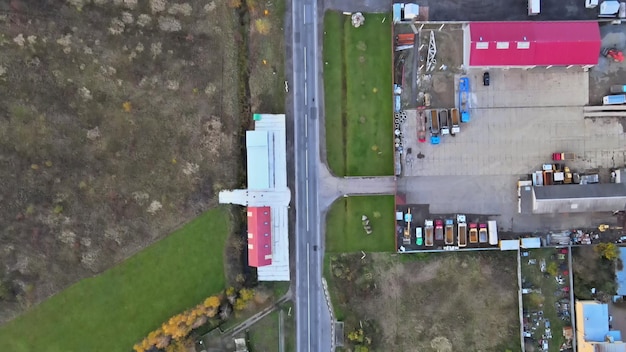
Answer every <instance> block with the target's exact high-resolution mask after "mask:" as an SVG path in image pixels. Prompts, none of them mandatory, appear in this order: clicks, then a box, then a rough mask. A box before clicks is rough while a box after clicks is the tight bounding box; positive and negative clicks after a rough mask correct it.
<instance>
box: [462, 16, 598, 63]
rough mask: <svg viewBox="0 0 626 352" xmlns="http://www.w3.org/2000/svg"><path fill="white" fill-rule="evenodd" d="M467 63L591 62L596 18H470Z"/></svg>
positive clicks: (595, 60)
mask: <svg viewBox="0 0 626 352" xmlns="http://www.w3.org/2000/svg"><path fill="white" fill-rule="evenodd" d="M469 31H470V45H471V48H470V56H469V60H470V62H469V64H470V66H534V65H537V66H549V65H556V66H568V65H595V64H597V63H598V58H599V56H600V45H601V38H600V27H599V26H598V23H597V22H471V23H470V24H469Z"/></svg>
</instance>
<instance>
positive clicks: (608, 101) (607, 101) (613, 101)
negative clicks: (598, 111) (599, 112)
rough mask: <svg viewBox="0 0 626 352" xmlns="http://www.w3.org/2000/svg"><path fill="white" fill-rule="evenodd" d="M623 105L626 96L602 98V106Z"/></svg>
mask: <svg viewBox="0 0 626 352" xmlns="http://www.w3.org/2000/svg"><path fill="white" fill-rule="evenodd" d="M624 103H626V94H619V95H607V96H605V97H604V98H602V104H604V105H618V104H624Z"/></svg>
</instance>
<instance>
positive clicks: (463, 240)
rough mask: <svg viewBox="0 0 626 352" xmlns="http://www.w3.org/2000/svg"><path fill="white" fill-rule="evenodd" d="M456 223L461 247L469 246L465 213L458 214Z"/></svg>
mask: <svg viewBox="0 0 626 352" xmlns="http://www.w3.org/2000/svg"><path fill="white" fill-rule="evenodd" d="M456 223H457V236H458V241H459V247H465V246H467V224H466V223H465V215H461V214H459V215H457V216H456Z"/></svg>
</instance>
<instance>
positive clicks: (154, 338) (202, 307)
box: [133, 287, 254, 352]
mask: <svg viewBox="0 0 626 352" xmlns="http://www.w3.org/2000/svg"><path fill="white" fill-rule="evenodd" d="M252 298H254V290H253V289H247V288H242V289H241V290H239V291H237V290H236V289H235V288H234V287H229V288H228V289H226V290H225V291H224V292H223V293H220V294H219V295H213V296H210V297H208V298H207V299H205V300H204V301H203V302H202V303H200V304H198V305H196V306H195V307H193V308H191V309H188V310H186V311H184V312H182V313H179V314H177V315H174V316H173V317H171V318H170V319H169V320H167V321H166V322H164V323H163V324H161V326H160V327H159V328H158V329H156V330H154V331H152V332H150V333H149V334H148V336H146V337H145V338H144V339H143V340H142V341H141V342H139V343H137V344H135V346H134V347H133V349H134V350H135V352H146V351H152V350H154V349H155V348H156V349H158V350H166V351H170V350H171V351H176V350H177V349H176V347H177V346H179V345H180V342H182V341H183V340H184V339H185V338H186V337H187V336H189V334H190V333H191V331H192V330H193V329H197V328H199V327H201V326H202V325H204V324H206V323H207V321H208V320H209V319H210V318H213V317H215V316H216V315H218V313H220V311H222V312H225V311H228V309H230V307H232V308H233V309H235V310H243V309H245V308H246V306H247V305H248V302H250V300H252ZM227 317H228V314H223V315H220V318H222V319H226V318H227Z"/></svg>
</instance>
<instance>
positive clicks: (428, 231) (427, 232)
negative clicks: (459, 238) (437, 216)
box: [424, 220, 435, 247]
mask: <svg viewBox="0 0 626 352" xmlns="http://www.w3.org/2000/svg"><path fill="white" fill-rule="evenodd" d="M433 230H434V228H433V221H432V220H425V221H424V245H426V247H432V246H433V244H434V243H435V241H434V238H433Z"/></svg>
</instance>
